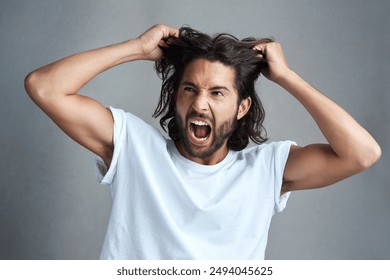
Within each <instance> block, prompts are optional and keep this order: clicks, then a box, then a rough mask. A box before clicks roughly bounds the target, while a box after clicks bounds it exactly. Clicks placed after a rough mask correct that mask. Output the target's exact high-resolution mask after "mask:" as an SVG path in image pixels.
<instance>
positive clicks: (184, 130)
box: [175, 59, 251, 164]
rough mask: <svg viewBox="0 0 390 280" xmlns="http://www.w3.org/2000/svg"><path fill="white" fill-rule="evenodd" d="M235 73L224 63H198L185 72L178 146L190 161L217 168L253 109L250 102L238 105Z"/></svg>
mask: <svg viewBox="0 0 390 280" xmlns="http://www.w3.org/2000/svg"><path fill="white" fill-rule="evenodd" d="M234 80H235V71H234V69H233V68H231V67H228V66H225V65H223V64H222V63H220V62H210V61H208V60H205V59H197V60H195V61H193V62H191V63H190V64H188V65H187V67H186V68H185V70H184V73H183V78H182V80H181V82H180V85H179V88H178V92H177V99H176V116H175V119H176V122H177V126H178V129H179V133H180V134H181V135H180V136H181V138H180V140H179V141H178V142H177V143H176V144H177V147H178V149H179V151H180V152H181V154H183V155H184V156H185V157H186V158H188V159H190V160H193V161H195V162H198V163H201V164H216V163H218V162H220V161H221V160H222V159H224V158H225V156H226V154H227V152H228V147H227V140H228V139H229V137H230V136H231V134H232V133H233V131H234V129H235V128H236V124H237V120H238V119H240V118H242V117H243V116H244V115H245V114H246V113H247V111H248V110H249V107H250V101H251V100H250V98H248V99H245V100H243V101H241V102H240V104H239V103H238V93H237V91H236V89H235V86H234Z"/></svg>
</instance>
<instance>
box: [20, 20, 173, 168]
mask: <svg viewBox="0 0 390 280" xmlns="http://www.w3.org/2000/svg"><path fill="white" fill-rule="evenodd" d="M177 35H178V30H177V29H175V28H171V27H169V26H165V25H155V26H153V27H152V28H150V29H149V30H147V31H146V32H145V33H143V34H142V35H141V36H139V37H138V38H136V39H132V40H128V41H126V42H123V43H120V44H116V45H112V46H107V47H103V48H99V49H95V50H90V51H86V52H82V53H78V54H75V55H72V56H69V57H66V58H63V59H61V60H58V61H56V62H54V63H51V64H49V65H46V66H43V67H41V68H39V69H37V70H35V71H33V72H31V73H29V74H28V75H27V77H26V79H25V88H26V91H27V93H28V95H29V96H30V97H31V99H32V100H33V101H34V102H35V103H36V104H37V105H38V106H39V107H40V108H41V109H42V110H43V111H44V112H45V113H46V114H47V115H48V116H49V117H50V118H51V119H52V120H53V121H54V122H55V123H56V124H57V125H58V126H59V127H60V128H61V129H62V130H63V131H64V132H65V133H66V134H67V135H69V136H70V137H71V138H72V139H74V140H75V141H76V142H78V143H79V144H81V145H82V146H84V147H86V148H87V149H89V150H90V151H92V152H93V153H95V154H97V155H98V156H100V157H101V158H102V159H103V160H104V162H105V163H106V165H107V166H109V165H110V162H111V157H112V152H113V119H112V115H111V113H110V112H109V110H107V109H106V108H105V107H104V106H103V105H102V104H100V103H99V102H97V101H96V100H94V99H92V98H89V97H86V96H82V95H79V94H77V93H78V91H79V90H80V89H81V88H82V87H83V86H84V85H85V84H86V83H88V82H89V81H90V80H91V79H92V78H94V77H95V76H96V75H98V74H100V73H102V72H103V71H106V70H108V69H110V68H112V67H114V66H117V65H119V64H122V63H125V62H130V61H134V60H158V59H160V57H161V54H162V52H161V50H160V48H159V45H162V44H164V40H163V39H165V38H168V37H170V36H177Z"/></svg>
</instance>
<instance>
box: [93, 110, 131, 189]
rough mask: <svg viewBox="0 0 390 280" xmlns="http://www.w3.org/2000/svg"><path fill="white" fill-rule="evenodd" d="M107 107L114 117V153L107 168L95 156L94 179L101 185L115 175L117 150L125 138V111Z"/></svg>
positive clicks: (108, 181)
mask: <svg viewBox="0 0 390 280" xmlns="http://www.w3.org/2000/svg"><path fill="white" fill-rule="evenodd" d="M109 109H110V111H111V113H112V116H113V119H114V139H113V140H114V153H113V156H112V160H111V164H110V168H107V166H106V164H105V163H104V161H103V160H102V159H101V158H100V157H99V156H96V157H95V172H96V179H97V181H98V182H99V183H100V184H103V185H110V184H111V183H112V181H113V179H114V177H115V174H116V170H117V163H118V158H119V152H120V150H121V148H122V145H123V142H124V140H125V138H126V129H125V128H126V116H125V114H126V113H125V112H124V111H123V110H121V109H115V108H112V107H109Z"/></svg>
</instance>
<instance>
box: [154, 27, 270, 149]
mask: <svg viewBox="0 0 390 280" xmlns="http://www.w3.org/2000/svg"><path fill="white" fill-rule="evenodd" d="M273 41H274V40H273V39H271V38H265V39H255V38H245V39H243V40H239V39H237V38H236V37H234V36H233V35H230V34H227V33H220V34H217V35H215V36H213V37H212V36H209V35H207V34H204V33H201V32H199V31H197V30H194V29H192V28H190V27H188V26H185V27H182V28H180V32H179V36H178V37H177V38H176V37H170V38H168V39H167V40H166V43H167V46H166V47H160V48H161V49H162V52H163V56H162V58H161V59H160V60H158V61H156V63H155V68H156V72H157V74H158V75H159V77H160V78H161V79H162V87H161V95H160V100H159V103H158V105H157V108H156V110H155V112H154V114H153V116H154V117H159V116H161V119H160V125H161V127H162V128H163V129H164V130H165V131H166V127H167V128H168V134H169V136H170V137H171V138H172V139H173V140H177V139H178V137H180V136H179V135H180V134H179V133H178V128H177V127H176V122H175V120H174V118H175V103H176V92H177V90H178V88H179V85H180V81H181V79H182V76H183V73H184V69H185V67H186V66H187V65H188V64H189V63H190V62H192V61H194V60H196V59H207V60H209V61H211V62H220V63H222V64H224V65H226V66H229V67H232V68H233V69H234V71H235V81H234V85H235V87H236V90H237V92H238V104H240V102H241V101H242V100H243V99H246V98H248V97H250V98H251V99H252V104H251V107H250V109H249V111H248V113H247V114H246V115H245V116H244V117H243V118H241V119H240V120H239V121H238V123H237V127H236V130H235V131H234V132H233V134H232V135H231V137H230V138H229V140H228V146H229V148H230V149H232V150H236V151H239V150H242V149H244V148H245V147H246V146H247V145H248V143H249V139H251V140H252V141H253V142H254V143H257V144H261V143H263V142H265V141H266V140H267V138H266V132H265V129H264V127H263V121H264V115H265V112H264V108H263V106H262V103H261V101H260V99H259V97H258V95H257V93H256V90H255V83H256V80H257V79H258V77H259V76H260V73H261V70H262V69H263V68H264V67H267V63H266V62H265V61H264V60H262V59H259V57H258V54H259V52H258V51H257V50H254V49H253V47H254V46H256V45H257V44H260V43H267V42H273ZM167 122H168V123H167Z"/></svg>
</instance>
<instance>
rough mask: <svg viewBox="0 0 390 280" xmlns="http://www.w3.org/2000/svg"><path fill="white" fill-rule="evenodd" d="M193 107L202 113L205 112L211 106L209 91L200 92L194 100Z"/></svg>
mask: <svg viewBox="0 0 390 280" xmlns="http://www.w3.org/2000/svg"><path fill="white" fill-rule="evenodd" d="M192 108H193V109H194V110H195V111H197V112H199V113H201V112H205V111H207V110H208V108H209V100H208V96H207V93H203V92H199V93H198V94H197V95H196V96H195V97H194V100H193V102H192Z"/></svg>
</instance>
